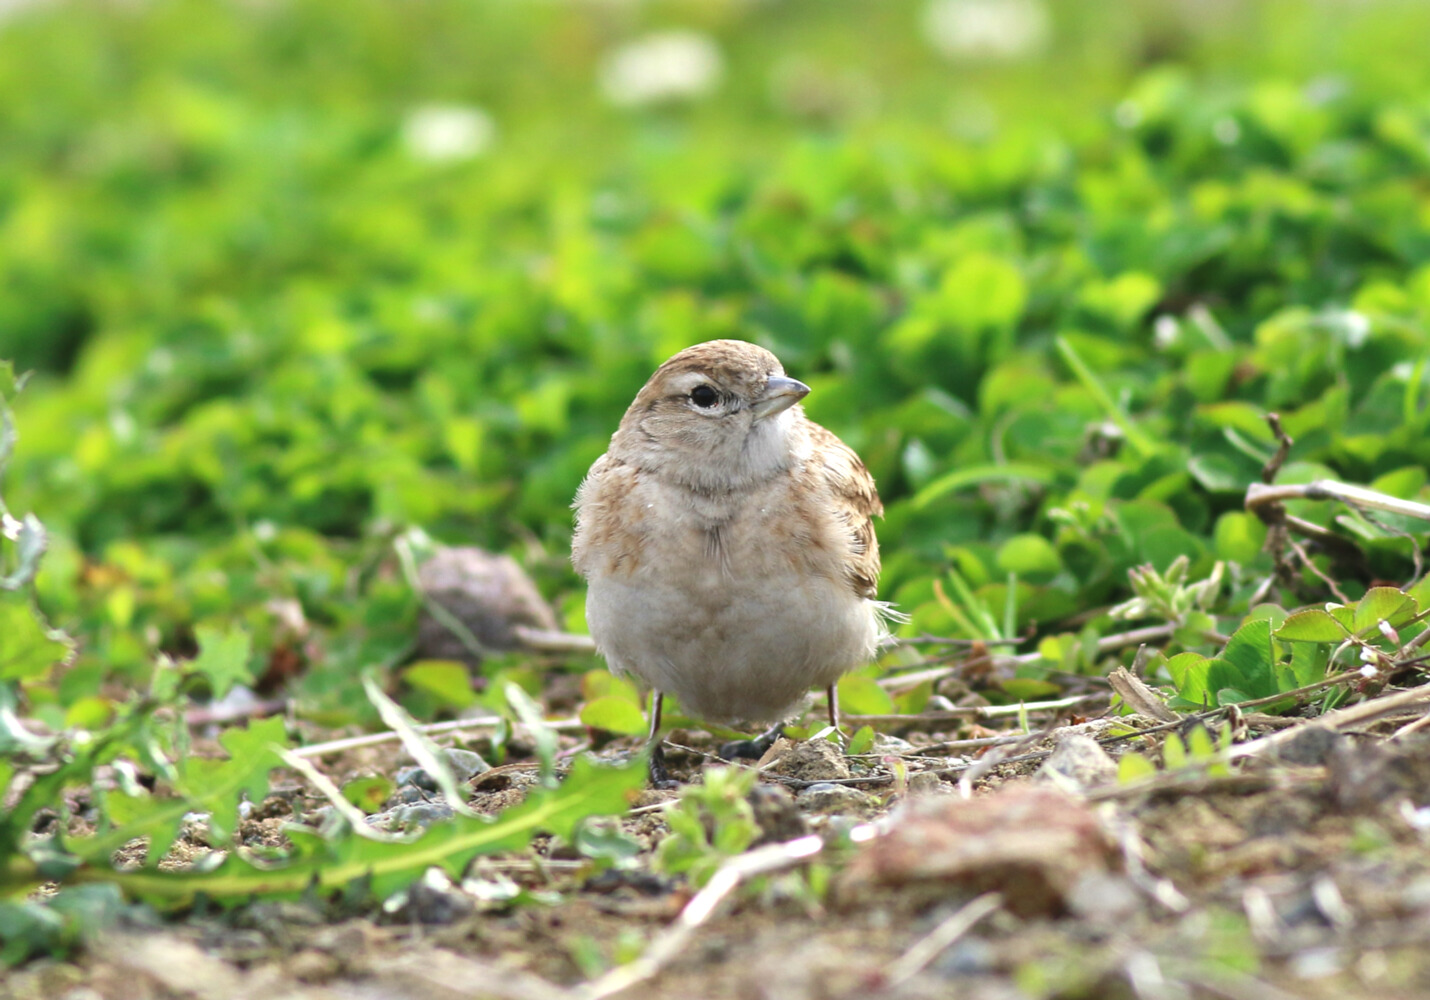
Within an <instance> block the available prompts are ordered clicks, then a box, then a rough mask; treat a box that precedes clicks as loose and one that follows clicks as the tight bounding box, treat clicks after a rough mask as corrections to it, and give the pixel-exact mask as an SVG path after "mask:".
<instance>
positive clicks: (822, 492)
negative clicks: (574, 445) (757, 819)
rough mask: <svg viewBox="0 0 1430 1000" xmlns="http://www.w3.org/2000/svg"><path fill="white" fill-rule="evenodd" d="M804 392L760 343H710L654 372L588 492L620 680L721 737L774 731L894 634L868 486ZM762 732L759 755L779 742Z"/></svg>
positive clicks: (606, 632)
mask: <svg viewBox="0 0 1430 1000" xmlns="http://www.w3.org/2000/svg"><path fill="white" fill-rule="evenodd" d="M808 393H809V386H807V385H805V384H804V383H803V382H800V381H798V380H797V379H793V378H790V377H788V376H787V375H785V371H784V368H783V366H781V364H780V362H779V359H778V358H776V357H775V356H774V355H773V354H771V353H770V352H769V351H767V350H765V349H764V348H762V347H758V346H756V345H754V344H748V343H745V342H743V341H738V340H714V341H710V342H708V343H704V344H697V345H696V346H694V347H689V348H687V349H685V350H683V351H681V352H680V353H679V354H677V355H675V356H674V357H672V358H671V359H670V360H669V361H667V362H665V364H663V365H661V366H660V367H659V368H658V369H656V372H655V374H653V375H652V376H651V377H650V380H649V381H648V382H646V384H645V386H644V387H642V389H641V390H640V392H639V393H637V394H636V398H635V401H634V402H632V403H631V405H630V408H629V409H627V410H626V414H625V416H624V417H623V418H622V420H621V424H620V427H619V428H618V429H617V430H616V432H615V434H614V435H613V436H612V438H611V444H610V448H609V449H608V450H607V452H606V453H605V454H604V455H602V456H601V457H600V458H598V459H597V460H596V461H595V463H594V464H593V465H592V466H591V470H590V472H589V473H588V474H587V476H586V478H585V480H584V481H583V482H582V483H581V486H580V489H579V490H578V491H577V494H576V500H575V504H574V506H575V508H576V512H577V513H576V534H575V538H574V540H573V543H572V561H573V562H574V564H575V566H576V570H577V571H578V572H579V573H580V574H581V576H582V577H584V578H585V579H586V581H587V585H588V590H587V596H586V621H587V624H588V625H589V627H590V630H591V635H592V637H593V638H594V639H595V641H596V646H597V648H598V650H599V651H600V652H601V654H602V655H603V656H605V658H606V661H607V663H608V664H609V665H610V667H611V669H612V670H613V671H614V672H615V673H617V674H623V675H630V676H632V677H634V678H636V679H637V680H638V681H639V682H641V683H642V684H643V685H645V686H647V687H649V688H651V689H652V696H651V712H650V715H651V720H650V721H651V745H652V760H653V764H652V775H653V776H657V775H658V774H659V772H660V771H661V767H660V761H659V751H660V742H659V740H660V721H661V708H662V700H663V697H664V695H665V694H667V693H669V694H673V695H675V697H676V698H678V699H679V701H680V705H681V706H682V708H684V710H685V711H686V712H687V713H689V714H690V715H692V716H694V717H696V718H699V719H702V720H704V721H708V722H718V723H732V724H739V723H760V724H764V723H776V724H778V723H780V722H781V721H783V720H785V719H787V718H789V716H790V713H792V712H793V711H794V710H796V709H797V708H798V707H799V706H800V705H801V703H802V702H803V700H804V699H805V698H806V696H807V695H808V693H809V691H810V689H811V688H823V689H825V690H826V691H827V694H828V704H829V719H830V722H831V724H833V725H835V726H837V725H838V723H839V716H838V699H837V694H836V688H835V684H836V682H837V681H838V680H839V678H840V677H841V676H843V675H844V674H845V673H846V672H848V671H850V670H852V669H854V668H856V667H859V666H862V665H864V664H866V663H868V662H870V661H871V660H872V659H873V658H874V656H875V655H876V654H877V652H878V650H879V648H880V646H881V645H882V644H883V643H885V642H886V641H888V638H889V633H888V629H887V627H886V622H887V621H888V620H890V619H891V618H893V617H895V616H894V613H893V612H891V611H890V608H889V605H887V604H886V603H883V602H881V601H879V600H878V599H877V589H878V580H879V545H878V542H877V540H876V539H875V537H874V525H873V518H874V517H876V516H878V515H881V514H882V513H883V505H882V504H881V503H880V501H879V494H878V492H877V491H876V490H875V488H874V480H873V477H872V476H870V474H869V470H868V469H866V468H865V466H864V463H863V462H862V461H860V459H859V456H858V455H856V454H855V453H854V452H853V451H852V450H851V449H850V448H849V447H848V446H846V445H845V444H844V443H843V442H842V441H840V440H839V439H838V438H837V437H835V436H834V435H833V434H831V433H830V432H829V431H827V430H825V429H824V428H823V427H821V426H820V425H819V424H816V423H815V422H814V421H812V420H810V419H809V418H808V417H807V416H805V414H804V410H803V408H802V407H801V406H800V400H802V399H803V398H804V397H805V396H806V395H807V394H808ZM774 732H775V731H772V732H771V733H767V734H766V736H765V737H764V738H763V740H764V742H763V743H760V744H757V745H756V746H755V747H754V748H753V750H751V749H750V748H748V747H747V748H744V749H745V750H746V751H747V752H754V753H755V754H756V755H758V752H759V751H760V750H761V749H762V748H763V747H764V746H767V745H768V742H769V741H770V740H772V739H773V734H774Z"/></svg>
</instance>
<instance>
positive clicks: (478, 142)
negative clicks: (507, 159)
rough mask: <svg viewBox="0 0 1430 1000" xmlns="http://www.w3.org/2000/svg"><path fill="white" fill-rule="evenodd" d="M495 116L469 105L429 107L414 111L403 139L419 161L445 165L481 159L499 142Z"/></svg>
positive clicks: (405, 128)
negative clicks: (457, 161)
mask: <svg viewBox="0 0 1430 1000" xmlns="http://www.w3.org/2000/svg"><path fill="white" fill-rule="evenodd" d="M496 135H497V127H496V123H495V122H494V121H492V117H491V115H489V114H487V113H486V112H485V111H483V110H482V109H481V108H476V107H472V106H470V105H465V104H428V105H423V106H421V107H417V108H414V109H412V111H410V112H409V113H408V115H407V120H406V121H405V122H403V125H402V140H403V143H404V144H405V145H406V146H407V150H408V152H409V153H411V154H412V155H413V156H415V157H416V158H417V159H419V160H429V161H432V162H437V163H443V162H451V161H456V160H470V159H473V158H474V157H478V156H481V155H482V154H483V153H485V152H486V151H487V150H488V149H490V148H491V145H492V143H493V142H495V141H496Z"/></svg>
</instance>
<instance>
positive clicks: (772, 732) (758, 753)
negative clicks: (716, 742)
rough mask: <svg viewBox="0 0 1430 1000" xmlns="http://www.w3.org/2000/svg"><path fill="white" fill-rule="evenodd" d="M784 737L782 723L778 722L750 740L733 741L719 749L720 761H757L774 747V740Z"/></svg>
mask: <svg viewBox="0 0 1430 1000" xmlns="http://www.w3.org/2000/svg"><path fill="white" fill-rule="evenodd" d="M782 735H784V723H783V722H780V723H777V724H776V725H774V726H771V727H770V728H769V729H767V730H765V731H764V732H763V733H761V734H760V735H759V736H756V737H755V738H754V739H752V740H733V741H731V742H729V743H726V744H724V745H722V746H721V747H720V750H719V754H720V759H721V760H735V759H736V758H742V759H744V760H759V759H760V758H761V757H763V756H764V755H765V753H766V752H767V751H768V750H769V749H770V747H772V746H774V745H775V740H777V739H779V738H780V737H781V736H782Z"/></svg>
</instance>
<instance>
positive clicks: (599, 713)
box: [581, 695, 646, 736]
mask: <svg viewBox="0 0 1430 1000" xmlns="http://www.w3.org/2000/svg"><path fill="white" fill-rule="evenodd" d="M581 721H582V722H583V723H585V724H586V725H588V726H590V727H591V728H593V729H604V730H605V731H606V732H608V733H621V734H622V735H625V736H639V735H640V734H641V733H644V732H645V731H646V721H645V713H644V712H642V711H641V707H640V705H638V704H636V703H635V702H633V701H628V700H626V699H625V698H622V697H619V696H617V695H606V696H605V697H603V698H597V699H596V700H595V701H592V702H588V703H587V704H586V705H584V706H583V707H582V708H581Z"/></svg>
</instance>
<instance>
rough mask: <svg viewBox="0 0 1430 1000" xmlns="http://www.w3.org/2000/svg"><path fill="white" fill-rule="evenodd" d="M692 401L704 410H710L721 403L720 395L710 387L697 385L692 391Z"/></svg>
mask: <svg viewBox="0 0 1430 1000" xmlns="http://www.w3.org/2000/svg"><path fill="white" fill-rule="evenodd" d="M690 401H691V402H692V403H694V404H695V405H696V406H698V407H700V408H701V409H702V410H708V409H710V407H712V406H714V405H715V404H716V403H718V402H720V394H719V393H718V392H716V391H715V390H714V389H712V388H711V387H710V386H708V385H703V384H702V385H697V386H696V387H695V388H694V389H691V390H690Z"/></svg>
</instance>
